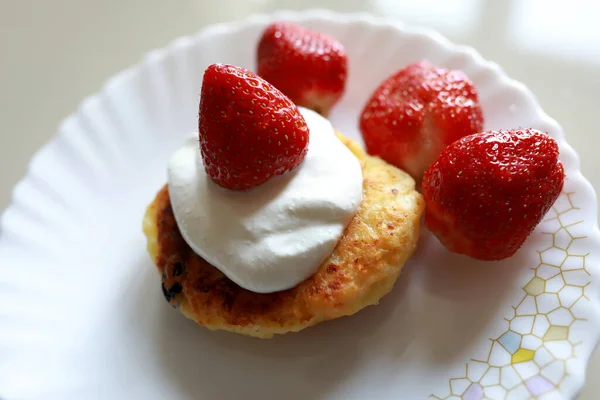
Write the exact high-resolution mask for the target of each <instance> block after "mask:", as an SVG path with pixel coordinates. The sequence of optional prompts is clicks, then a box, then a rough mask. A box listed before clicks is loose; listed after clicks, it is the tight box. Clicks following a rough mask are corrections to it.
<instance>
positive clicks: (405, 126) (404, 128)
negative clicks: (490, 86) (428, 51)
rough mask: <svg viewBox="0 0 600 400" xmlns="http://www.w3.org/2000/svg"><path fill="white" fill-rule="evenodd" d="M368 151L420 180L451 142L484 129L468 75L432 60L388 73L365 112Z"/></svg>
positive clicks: (363, 123) (363, 126)
mask: <svg viewBox="0 0 600 400" xmlns="http://www.w3.org/2000/svg"><path fill="white" fill-rule="evenodd" d="M360 129H361V131H362V135H363V138H364V140H365V145H366V147H367V151H368V152H369V153H371V154H374V155H378V156H380V157H381V158H383V159H384V160H386V161H388V162H389V163H391V164H394V165H396V166H398V167H399V168H401V169H403V170H405V171H406V172H408V173H409V174H410V175H411V176H412V177H413V178H415V180H417V182H418V181H419V180H420V179H421V177H422V176H423V173H424V172H425V170H426V169H427V167H429V166H430V165H431V163H433V161H435V159H436V157H437V156H438V155H439V154H440V152H441V151H442V150H443V149H444V148H446V146H448V145H449V144H450V143H452V142H454V141H455V140H457V139H460V138H461V137H463V136H466V135H470V134H472V133H476V132H481V131H482V130H483V116H482V112H481V107H480V106H479V102H478V99H477V92H476V90H475V87H474V86H473V84H472V83H471V82H470V81H469V79H468V78H467V76H466V75H465V74H464V73H462V72H460V71H448V70H446V69H443V68H438V67H434V66H432V65H430V64H429V63H427V62H421V63H417V64H411V65H409V66H408V67H406V68H404V69H402V70H400V71H398V72H396V73H395V74H393V75H392V76H390V77H389V78H387V79H386V80H385V81H383V83H381V85H379V87H378V88H377V89H375V92H374V93H373V94H372V95H371V98H370V99H369V100H368V101H367V104H366V106H365V108H364V110H363V112H362V114H361V116H360Z"/></svg>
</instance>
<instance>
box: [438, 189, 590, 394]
mask: <svg viewBox="0 0 600 400" xmlns="http://www.w3.org/2000/svg"><path fill="white" fill-rule="evenodd" d="M573 194H574V193H568V192H565V193H562V194H561V196H560V197H559V199H558V200H557V202H556V203H555V205H554V207H553V208H552V210H551V211H550V212H549V213H548V216H547V217H546V219H545V221H544V223H543V225H542V228H543V229H545V230H546V231H545V232H543V234H544V235H548V236H549V237H550V239H551V240H549V241H548V244H549V246H548V247H547V248H545V249H542V250H538V254H539V263H538V265H537V266H535V267H534V268H532V274H531V278H530V279H529V281H528V282H527V283H526V284H525V285H524V286H523V288H522V290H523V296H522V297H521V298H520V301H518V302H517V303H516V305H514V306H513V307H512V311H511V314H512V315H511V316H510V317H509V318H506V323H507V325H508V326H507V329H506V330H505V331H504V332H503V333H502V334H500V335H499V336H498V337H496V338H494V339H490V342H491V343H490V348H489V352H488V354H487V357H486V358H484V359H482V360H475V359H474V360H471V361H470V362H468V363H467V365H466V368H465V374H464V376H459V377H456V378H452V379H450V380H449V383H448V386H449V387H448V392H447V394H445V395H442V396H439V395H435V394H432V395H431V398H434V399H438V400H459V399H460V400H483V399H491V400H496V399H498V400H505V399H512V398H514V399H538V398H541V397H546V396H548V395H550V394H551V393H553V392H554V393H555V394H556V392H559V391H560V389H561V385H562V383H563V382H564V380H565V379H566V378H567V377H568V376H569V372H568V365H567V364H568V362H569V360H571V359H573V358H575V357H576V348H577V346H578V345H579V344H580V343H579V342H577V341H576V340H574V338H573V335H572V327H573V324H575V323H577V322H578V321H585V318H584V317H583V316H582V315H580V314H581V313H580V312H579V311H578V310H577V307H578V304H579V303H580V302H583V301H589V299H588V298H587V297H586V293H585V291H586V288H587V287H588V285H589V283H590V273H589V272H588V270H587V268H586V257H587V256H588V253H583V252H582V251H581V249H580V247H582V246H579V245H578V244H579V242H580V241H582V240H583V239H585V238H586V236H584V235H580V234H579V231H580V230H581V229H579V228H580V226H581V224H582V222H583V221H579V220H577V216H578V215H577V214H578V213H577V211H578V210H579V208H577V207H576V206H575V205H574V204H573V200H572V197H573Z"/></svg>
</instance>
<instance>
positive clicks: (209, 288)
mask: <svg viewBox="0 0 600 400" xmlns="http://www.w3.org/2000/svg"><path fill="white" fill-rule="evenodd" d="M339 137H340V140H342V142H344V144H346V146H348V148H350V150H351V151H352V152H353V153H354V154H355V155H356V157H357V158H358V159H359V160H360V161H361V164H362V166H363V177H364V182H363V202H362V204H361V207H360V209H359V211H358V213H357V214H356V216H355V217H354V219H353V220H352V222H351V223H350V225H349V226H348V227H347V228H346V231H345V233H344V236H343V237H342V238H341V239H340V241H339V243H338V245H337V247H336V248H335V250H334V251H333V253H332V254H331V256H330V257H329V258H328V259H327V260H326V261H325V262H324V263H323V264H322V265H321V267H320V268H319V270H318V271H317V272H316V273H315V274H314V275H313V276H312V277H310V278H309V279H307V280H305V281H304V282H302V283H300V284H299V285H298V286H296V287H294V288H292V289H289V290H285V291H282V292H276V293H266V294H265V293H263V294H261V293H254V292H250V291H248V290H245V289H242V288H241V287H239V286H238V285H236V284H235V283H233V282H232V281H231V280H229V278H227V277H226V276H225V275H224V274H223V273H222V272H220V271H219V270H218V269H217V268H215V267H214V266H212V265H210V264H209V263H208V262H206V261H205V260H204V259H202V258H201V257H200V256H198V255H197V254H195V253H194V252H193V251H192V250H191V249H190V247H189V246H188V245H187V244H186V242H185V241H184V240H183V238H182V236H181V234H180V232H179V229H178V227H177V223H176V222H175V218H174V216H173V211H172V209H171V203H170V200H169V192H168V190H167V186H165V187H163V188H162V190H161V191H160V192H159V193H158V194H157V196H156V198H155V199H154V201H153V202H152V204H151V205H150V206H149V207H148V210H147V213H146V217H145V219H144V232H145V234H146V236H147V238H148V250H149V252H150V254H151V256H152V258H153V259H154V262H155V263H156V266H157V268H158V270H159V272H160V273H161V274H162V281H163V292H164V294H165V297H167V300H168V301H169V302H170V303H171V304H173V305H179V307H180V310H181V311H182V312H183V313H184V314H185V315H186V316H187V317H188V318H191V319H193V320H195V321H196V322H197V323H198V324H200V325H203V326H206V327H207V328H209V329H224V330H228V331H233V332H237V333H242V334H245V335H249V336H255V337H262V338H269V337H272V336H273V334H278V333H286V332H293V331H299V330H301V329H304V328H306V327H309V326H312V325H314V324H316V323H318V322H321V321H324V320H328V319H333V318H337V317H341V316H344V315H351V314H354V313H356V312H357V311H359V310H360V309H362V308H364V307H366V306H368V305H372V304H377V303H378V301H379V299H380V298H381V297H383V296H384V295H385V294H387V293H388V292H389V291H390V290H391V289H392V287H393V284H394V282H395V281H396V279H397V277H398V275H399V274H400V271H401V269H402V267H403V265H404V262H405V261H406V260H407V259H408V258H409V257H410V256H411V254H412V253H413V251H414V249H415V247H416V243H417V239H418V236H419V221H420V216H421V213H422V211H423V200H422V198H421V195H420V194H419V193H417V192H416V191H415V190H414V181H413V180H412V178H410V177H409V176H408V175H407V174H406V173H404V172H402V171H400V170H398V169H397V168H395V167H392V166H390V165H389V164H387V163H385V162H384V161H382V160H380V159H379V158H375V157H370V156H368V155H367V154H366V153H365V152H364V151H363V150H362V149H361V148H360V147H359V145H358V144H356V143H354V142H353V141H351V140H349V139H347V138H345V137H343V136H341V135H339Z"/></svg>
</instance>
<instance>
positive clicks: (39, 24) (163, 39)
mask: <svg viewBox="0 0 600 400" xmlns="http://www.w3.org/2000/svg"><path fill="white" fill-rule="evenodd" d="M314 7H320V8H323V7H326V8H330V9H334V10H338V11H369V12H371V13H373V14H375V15H385V16H388V17H394V18H398V19H400V20H403V21H405V22H407V23H411V24H418V25H425V26H428V27H431V28H433V29H436V30H438V31H439V32H441V33H442V34H443V35H445V36H447V37H448V38H450V39H451V40H452V41H454V42H458V43H462V44H468V45H471V46H474V47H475V48H476V49H477V50H479V52H481V53H482V54H483V56H484V57H486V58H488V59H490V60H493V61H496V62H498V63H499V64H500V65H501V66H502V67H503V68H504V69H505V70H506V72H507V73H508V75H510V76H511V77H513V78H516V79H518V80H520V81H522V82H524V83H525V84H526V85H527V86H529V88H530V89H531V90H532V91H533V92H534V93H535V95H536V96H537V97H538V99H539V101H540V103H541V105H542V107H543V108H544V109H545V111H546V112H547V113H548V114H549V115H550V116H552V117H554V118H555V119H557V120H558V122H559V123H560V124H562V126H563V128H564V130H565V133H566V135H567V139H568V141H569V143H570V144H571V145H572V146H573V147H574V148H575V149H576V150H577V151H578V152H579V154H580V156H581V165H582V170H583V173H584V175H586V177H587V178H588V179H589V180H590V181H591V182H592V184H593V185H594V187H595V188H596V190H598V189H599V188H600V155H599V154H598V148H599V147H600V132H599V130H598V124H597V123H596V121H595V118H596V116H598V115H599V114H600V20H599V17H600V2H596V1H594V0H588V1H586V0H571V1H564V0H519V1H517V0H453V1H445V0H420V1H415V0H412V1H404V0H329V1H327V0H177V1H166V0H120V1H106V0H0V54H1V55H2V57H1V61H0V122H1V123H2V131H1V132H2V133H1V134H0V210H3V209H4V208H5V207H6V206H7V205H8V203H9V199H10V193H11V190H12V187H13V186H14V184H15V183H16V182H17V181H18V180H19V179H20V178H21V177H22V176H23V175H24V174H25V172H26V168H27V163H28V161H29V159H30V158H31V156H32V155H33V154H34V152H35V151H36V150H37V149H38V148H39V147H40V146H42V145H43V144H44V143H45V142H47V141H48V140H49V139H50V138H51V137H52V135H53V134H54V132H55V129H56V127H57V125H58V124H59V122H60V121H61V119H62V118H64V117H65V116H66V115H68V114H69V113H71V112H73V111H75V109H76V108H77V106H78V104H79V103H80V102H81V101H82V100H83V99H84V98H85V97H86V96H88V95H90V94H93V93H94V92H96V91H98V90H99V89H100V88H101V86H102V84H103V83H104V82H105V81H106V79H108V78H109V77H110V76H112V75H113V74H115V73H116V72H118V71H119V70H121V69H124V68H126V67H128V66H130V65H132V64H134V63H136V62H137V61H138V60H139V59H140V58H141V57H142V56H143V55H144V54H145V53H146V52H148V51H149V50H151V49H153V48H156V47H162V46H164V45H166V44H168V43H169V42H170V41H172V40H173V39H175V38H176V37H178V36H181V35H187V34H191V33H194V32H196V31H197V30H199V29H200V28H202V27H203V26H205V25H207V24H212V23H216V22H226V21H231V20H236V19H240V18H243V17H245V16H247V15H249V14H252V13H257V12H269V11H273V10H276V9H306V8H314ZM598 377H600V354H596V357H595V358H594V359H593V360H592V366H591V368H590V369H589V383H588V385H587V387H586V389H585V390H584V392H583V394H582V396H581V397H580V398H581V399H582V400H596V399H598V398H599V395H598V393H600V379H598Z"/></svg>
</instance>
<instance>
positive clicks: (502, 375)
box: [0, 11, 600, 400]
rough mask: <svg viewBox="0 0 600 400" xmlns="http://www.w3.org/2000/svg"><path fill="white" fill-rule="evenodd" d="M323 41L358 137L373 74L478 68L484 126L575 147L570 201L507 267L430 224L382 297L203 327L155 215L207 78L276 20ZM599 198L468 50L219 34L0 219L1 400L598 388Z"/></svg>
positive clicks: (330, 25) (531, 109) (75, 134)
mask: <svg viewBox="0 0 600 400" xmlns="http://www.w3.org/2000/svg"><path fill="white" fill-rule="evenodd" d="M274 19H288V20H295V21H299V22H300V23H302V24H303V25H306V26H308V27H311V28H314V29H317V30H320V31H325V32H328V33H330V34H332V35H334V36H335V37H337V38H338V39H339V40H341V41H342V42H343V43H344V44H345V46H346V48H347V50H348V54H349V57H350V78H349V85H348V90H347V93H346V95H345V97H344V98H343V101H342V102H341V104H339V106H337V108H336V109H335V111H334V112H333V115H332V120H333V122H334V124H335V125H336V126H337V127H338V128H339V129H340V130H341V131H342V132H344V133H346V134H348V135H349V136H352V137H354V138H357V139H358V138H359V135H358V132H357V128H356V126H357V117H358V111H359V110H360V108H361V107H362V105H363V102H364V101H365V100H366V97H367V95H368V94H369V93H370V92H371V91H372V90H373V89H374V87H375V86H376V85H377V83H378V82H379V81H380V80H381V79H383V78H384V77H385V76H387V75H388V74H390V73H391V72H392V71H394V70H396V69H398V68H400V67H402V66H404V65H406V64H408V63H410V62H414V61H418V60H421V59H424V58H425V59H429V60H430V61H431V62H433V63H435V64H441V65H443V66H446V67H449V68H456V69H462V70H464V71H465V72H466V73H467V74H468V75H469V76H470V77H471V79H472V80H473V81H474V82H475V84H476V86H477V88H478V90H479V94H480V99H481V102H482V104H483V108H484V112H485V118H486V128H490V129H491V128H515V127H534V128H538V129H541V130H544V131H548V132H549V133H550V134H551V135H552V136H553V137H555V138H556V139H557V140H558V141H559V142H560V146H561V159H562V161H563V162H564V164H565V167H566V171H567V175H568V180H567V182H566V185H565V193H564V194H562V195H561V197H560V198H559V200H558V201H557V203H556V204H555V206H554V209H553V210H552V211H551V212H550V214H549V215H548V217H547V219H546V221H545V222H543V223H542V224H541V225H540V226H539V228H538V229H537V230H536V231H535V233H534V234H533V235H532V236H531V238H530V239H529V240H528V241H527V243H526V245H525V246H524V247H523V249H522V250H521V251H519V252H518V254H517V255H516V256H514V257H512V258H511V259H509V260H506V261H503V262H500V263H488V264H485V263H479V262H476V261H473V260H470V259H468V258H466V257H462V256H456V255H452V254H449V253H448V252H447V251H446V250H445V249H444V248H442V247H441V246H440V245H439V244H438V242H437V241H436V239H435V238H433V237H432V236H431V235H430V234H428V233H423V235H422V238H421V242H420V246H419V250H418V252H417V254H416V255H415V256H414V257H413V259H412V260H411V261H410V262H409V265H408V266H407V267H406V270H405V272H403V275H402V277H401V278H400V280H399V281H398V283H397V284H396V287H395V289H394V291H393V292H392V293H391V294H390V295H389V296H387V297H386V298H385V299H384V300H383V301H382V302H381V304H380V305H379V306H377V307H370V308H368V309H366V310H364V311H362V312H360V313H359V314H357V315H355V316H353V317H350V318H344V319H341V320H337V321H333V322H328V323H324V324H321V325H319V326H317V327H314V328H311V329H308V330H306V331H303V332H301V333H297V334H289V335H285V336H283V337H277V338H275V339H273V340H270V341H261V340H257V339H251V338H246V337H241V336H237V335H234V334H231V333H225V332H209V331H207V330H205V329H203V328H200V327H198V326H196V325H195V324H194V323H193V322H190V321H188V320H186V319H185V318H183V316H181V315H179V313H178V312H177V311H175V310H173V309H171V308H170V307H169V306H168V305H167V303H166V302H165V301H164V299H163V297H162V294H161V290H160V282H159V277H158V276H157V274H156V272H155V270H154V268H153V266H152V264H151V261H150V259H149V257H148V256H147V255H146V252H145V239H144V237H143V235H142V232H141V219H142V216H143V213H144V209H145V206H146V204H147V203H148V202H150V200H151V199H152V198H153V196H154V194H155V192H156V191H157V190H158V188H159V187H160V186H161V185H162V184H163V183H164V181H165V165H166V162H167V159H168V157H169V155H170V154H171V153H172V152H173V151H174V150H175V149H176V148H177V147H178V146H179V145H180V144H181V142H182V140H183V138H184V136H185V134H186V133H189V132H190V131H193V130H194V129H195V128H196V114H197V106H198V93H199V90H200V84H201V79H202V74H203V71H204V68H205V67H206V66H207V65H209V64H210V63H213V62H228V63H233V64H237V65H240V66H244V67H248V68H251V69H253V67H254V62H255V60H254V49H255V44H256V41H257V38H258V36H259V34H260V32H261V29H262V28H263V27H264V26H265V24H267V22H268V21H270V20H274ZM596 207H597V203H596V197H595V194H594V192H593V189H592V188H591V186H590V184H589V183H588V182H587V181H586V180H585V179H584V178H583V177H582V175H581V174H580V172H579V161H578V159H577V156H576V154H575V153H574V151H573V150H572V149H571V147H569V145H568V144H567V143H566V141H565V138H564V134H563V132H562V130H561V128H560V126H558V124H557V123H556V122H554V121H553V120H552V119H550V118H549V117H548V116H547V115H545V114H544V113H543V112H542V110H541V109H540V107H539V105H538V103H537V102H536V100H535V98H534V97H533V95H532V94H531V93H530V92H529V91H528V90H527V89H526V88H525V87H524V86H523V85H521V84H519V83H517V82H515V81H513V80H511V79H509V78H507V77H506V76H505V75H504V73H503V72H502V70H501V69H500V68H499V67H498V66H496V65H495V64H492V63H489V62H487V61H485V60H483V59H482V58H481V56H479V55H478V54H477V53H476V52H475V51H474V50H472V49H470V48H467V47H459V46H455V45H453V44H451V43H449V42H448V41H447V40H445V39H444V38H442V37H441V36H439V35H438V34H435V33H432V32H428V31H422V30H415V29H413V28H409V27H406V26H404V25H401V24H399V23H397V22H390V21H385V20H378V19H374V18H372V17H370V16H367V15H362V14H359V15H356V14H354V15H339V14H333V13H329V12H323V11H311V12H303V13H289V12H282V13H277V14H275V15H271V16H257V17H253V18H250V19H248V20H245V21H242V22H239V23H235V24H227V25H218V26H213V27H210V28H208V29H205V30H203V31H201V32H200V33H199V34H197V35H194V36H190V37H184V38H180V39H178V40H176V41H175V42H173V43H172V44H171V45H170V46H168V47H167V48H166V49H163V50H158V51H154V52H152V53H150V54H149V55H148V56H147V57H146V58H145V59H144V60H143V61H142V62H141V63H140V64H139V65H137V66H135V67H133V68H131V69H129V70H126V71H124V72H122V73H120V74H118V75H117V76H115V77H114V78H113V79H111V80H110V81H109V82H108V83H107V85H106V86H105V87H104V88H103V89H102V91H101V92H100V93H98V94H96V95H94V96H92V97H90V98H88V99H87V100H86V101H85V102H84V103H83V104H82V106H81V108H80V109H79V111H77V113H75V114H74V115H72V116H70V117H69V118H67V119H66V120H65V121H64V122H63V123H62V124H61V126H60V128H59V130H58V133H57V135H56V137H55V138H54V139H53V140H52V141H51V142H50V143H49V144H48V145H47V146H45V147H44V148H43V149H42V150H41V151H40V152H39V153H38V154H37V155H36V156H35V158H34V159H33V161H32V163H31V168H30V170H29V173H28V175H27V177H26V178H25V179H24V180H23V181H21V183H19V184H18V186H17V188H16V189H15V192H14V198H13V204H12V205H11V206H10V208H9V209H8V210H7V211H6V212H5V213H4V215H3V217H2V220H1V236H0V398H2V399H5V400H12V399H44V400H48V399H61V400H64V399H191V398H194V399H211V400H212V399H234V398H248V399H317V398H318V399H425V398H428V397H430V396H432V397H434V398H438V399H458V398H462V399H469V400H473V399H481V398H483V397H485V398H490V399H505V398H508V399H527V398H542V399H562V398H571V397H572V396H574V395H575V393H576V392H577V391H578V389H579V388H580V387H581V385H582V383H583V381H584V375H585V374H584V373H585V366H586V363H587V360H588V358H589V356H590V354H591V352H592V350H593V348H594V347H595V345H596V342H597V339H598V336H599V332H600V326H599V322H600V319H599V312H600V305H599V300H600V298H599V295H600V290H599V288H598V282H599V280H598V279H597V276H598V275H600V261H599V258H598V253H599V252H600V235H599V233H598V229H597V223H596V220H597V210H596Z"/></svg>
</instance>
